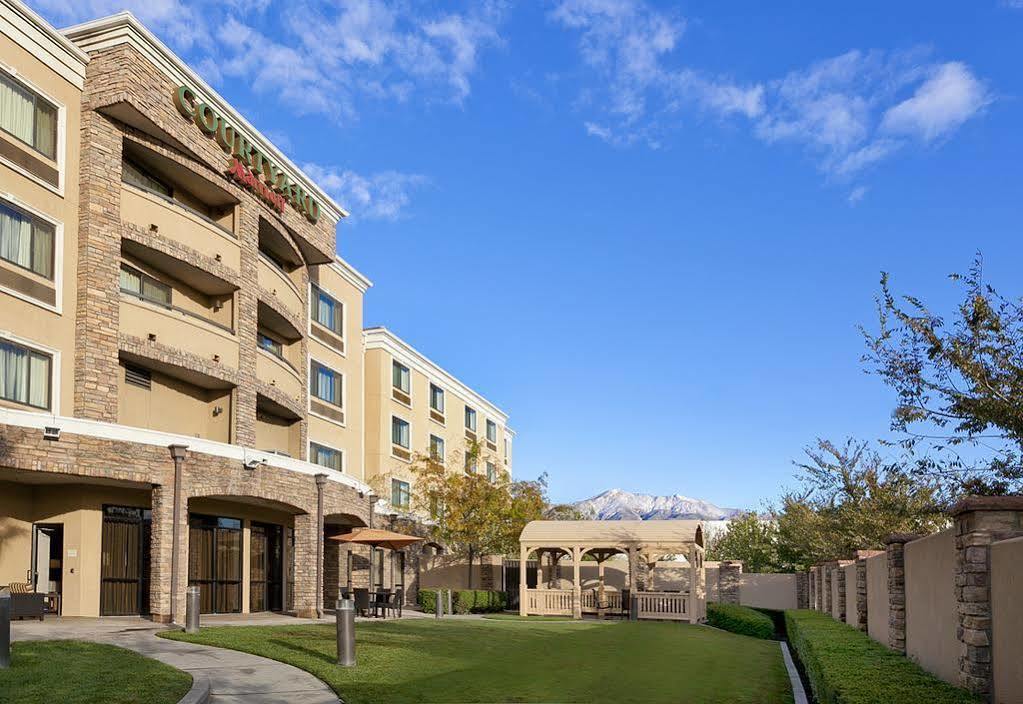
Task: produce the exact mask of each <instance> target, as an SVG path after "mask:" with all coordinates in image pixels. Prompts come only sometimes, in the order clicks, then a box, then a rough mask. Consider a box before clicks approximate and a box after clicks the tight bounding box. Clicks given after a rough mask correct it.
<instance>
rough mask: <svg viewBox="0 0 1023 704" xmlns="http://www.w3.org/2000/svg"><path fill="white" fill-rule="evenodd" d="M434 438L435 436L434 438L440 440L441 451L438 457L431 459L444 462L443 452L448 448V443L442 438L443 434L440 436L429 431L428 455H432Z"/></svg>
mask: <svg viewBox="0 0 1023 704" xmlns="http://www.w3.org/2000/svg"><path fill="white" fill-rule="evenodd" d="M434 438H436V439H438V440H440V447H441V453H440V456H439V457H434V458H433V459H435V460H436V461H437V462H440V463H441V464H444V459H445V453H446V452H447V449H448V448H447V444H448V443H447V441H446V440H445V439H444V437H443V436H441V435H436V434H434V433H430V446H429V449H430V457H433V439H434Z"/></svg>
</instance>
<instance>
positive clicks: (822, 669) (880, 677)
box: [785, 610, 981, 704]
mask: <svg viewBox="0 0 1023 704" xmlns="http://www.w3.org/2000/svg"><path fill="white" fill-rule="evenodd" d="M785 627H786V631H787V633H788V638H789V643H790V644H791V645H792V649H793V650H794V651H795V653H796V656H797V657H798V658H799V661H800V663H801V664H802V666H803V670H804V671H805V672H806V678H807V680H809V682H810V688H811V689H812V690H813V694H814V697H815V698H816V700H817V702H818V703H819V704H874V703H875V702H886V704H917V703H919V702H925V703H926V704H972V703H974V702H980V701H981V700H980V699H978V698H976V697H974V696H973V695H971V694H969V693H968V692H966V691H965V690H962V689H959V688H957V687H953V686H952V685H950V684H948V683H946V682H943V681H942V680H939V679H938V678H937V677H935V676H933V675H931V674H930V673H928V672H926V671H925V670H924V669H923V668H921V667H920V666H919V665H917V664H916V663H914V662H911V661H910V660H908V659H906V658H905V657H903V656H902V655H899V654H898V653H896V652H894V651H892V650H889V649H888V648H886V647H884V646H883V645H881V644H880V643H878V642H876V641H875V640H873V639H872V638H870V636H868V635H867V634H865V633H863V632H861V631H858V630H856V629H855V628H853V627H852V626H849V625H847V624H844V623H841V622H839V621H836V620H835V619H833V618H831V617H830V616H828V615H827V614H822V613H819V612H817V611H806V610H800V611H786V612H785Z"/></svg>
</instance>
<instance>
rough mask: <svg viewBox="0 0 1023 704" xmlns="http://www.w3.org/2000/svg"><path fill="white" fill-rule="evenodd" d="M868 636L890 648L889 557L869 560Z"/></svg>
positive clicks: (877, 557) (879, 556)
mask: <svg viewBox="0 0 1023 704" xmlns="http://www.w3.org/2000/svg"><path fill="white" fill-rule="evenodd" d="M867 634H868V635H870V637H871V638H873V639H874V640H876V641H877V642H878V643H880V644H881V645H884V646H885V647H887V646H888V556H887V555H875V556H873V557H868V558H867Z"/></svg>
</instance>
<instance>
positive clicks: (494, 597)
mask: <svg viewBox="0 0 1023 704" xmlns="http://www.w3.org/2000/svg"><path fill="white" fill-rule="evenodd" d="M448 591H451V606H452V608H453V609H454V610H455V613H456V614H487V613H497V612H500V611H504V610H505V608H506V606H507V604H508V596H507V595H506V594H505V593H504V592H497V591H489V590H486V589H454V590H448V589H444V590H443V592H444V596H443V597H442V598H443V599H444V611H445V613H446V612H447V598H448V597H447V592H448ZM436 602H437V590H436V589H420V590H419V606H420V607H422V609H423V612H424V613H428V614H432V613H436V610H437V603H436Z"/></svg>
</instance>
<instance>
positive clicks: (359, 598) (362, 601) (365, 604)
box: [354, 589, 369, 616]
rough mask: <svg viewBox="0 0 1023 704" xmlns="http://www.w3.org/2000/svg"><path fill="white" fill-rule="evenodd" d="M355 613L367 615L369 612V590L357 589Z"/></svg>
mask: <svg viewBox="0 0 1023 704" xmlns="http://www.w3.org/2000/svg"><path fill="white" fill-rule="evenodd" d="M354 592H355V613H357V614H362V615H363V616H365V615H366V614H367V613H368V612H369V590H368V589H355V590H354Z"/></svg>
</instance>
